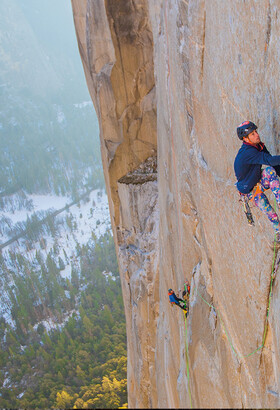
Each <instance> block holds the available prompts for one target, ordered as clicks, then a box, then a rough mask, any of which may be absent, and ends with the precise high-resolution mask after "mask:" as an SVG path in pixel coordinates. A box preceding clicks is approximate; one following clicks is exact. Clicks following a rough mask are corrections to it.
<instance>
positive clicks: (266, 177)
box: [261, 167, 280, 207]
mask: <svg viewBox="0 0 280 410" xmlns="http://www.w3.org/2000/svg"><path fill="white" fill-rule="evenodd" d="M261 184H262V186H263V187H264V188H265V189H269V188H270V189H271V191H272V192H273V194H274V196H275V198H276V201H277V203H278V206H279V207H280V182H279V179H278V176H277V174H276V171H275V169H274V168H273V167H267V168H265V169H264V170H263V171H262V178H261Z"/></svg>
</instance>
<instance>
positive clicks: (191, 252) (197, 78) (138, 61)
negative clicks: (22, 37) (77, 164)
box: [72, 0, 280, 408]
mask: <svg viewBox="0 0 280 410" xmlns="http://www.w3.org/2000/svg"><path fill="white" fill-rule="evenodd" d="M72 5H73V13H74V21H75V26H76V31H77V38H78V44H79V48H80V53H81V58H82V61H83V65H84V69H85V74H86V78H87V83H88V87H89V90H90V93H91V96H92V99H93V101H94V104H95V107H96V111H97V114H98V117H99V125H100V137H101V150H102V157H103V166H104V173H105V179H106V185H107V191H108V196H109V202H110V210H111V216H112V225H113V230H114V235H115V239H116V247H117V250H118V257H119V265H120V271H121V276H122V286H123V294H124V301H125V310H126V318H127V334H128V360H129V362H128V363H129V366H128V389H129V405H130V406H131V407H162V408H163V407H181V408H184V407H189V406H190V397H191V400H192V405H193V407H212V408H216V407H224V408H229V407H235V408H236V407H237V408H239V407H240V408H241V407H245V408H249V407H262V408H265V407H275V408H276V407H279V405H280V399H279V394H280V385H279V384H280V380H279V374H280V373H279V363H280V362H279V360H280V358H279V347H280V346H279V336H280V326H279V320H278V317H279V310H280V295H279V282H278V281H279V279H278V277H276V280H275V284H274V287H273V296H272V301H271V306H270V313H269V320H268V322H269V331H268V333H267V337H266V341H265V347H264V348H263V349H259V350H258V351H257V352H256V353H254V354H253V355H251V356H249V357H246V358H245V357H244V356H246V355H248V354H250V353H251V352H253V351H254V350H255V349H257V348H258V347H259V346H261V344H262V339H263V332H264V328H265V318H266V312H267V306H268V293H269V285H270V273H271V266H272V260H273V251H272V250H271V248H270V243H271V242H272V239H273V232H272V228H271V226H270V224H269V222H268V221H267V219H266V217H265V216H263V215H262V214H261V213H260V211H259V210H257V209H253V214H254V218H255V221H256V226H255V227H253V228H252V227H249V226H248V225H247V223H246V219H245V215H244V213H243V210H242V208H241V206H240V204H239V203H238V195H237V192H236V189H235V186H234V183H235V178H234V173H233V161H234V158H235V155H236V152H237V150H238V148H239V146H240V142H239V141H238V139H237V137H236V134H235V128H236V126H237V125H238V124H239V123H240V122H241V121H243V120H245V119H251V120H252V121H254V122H256V123H257V124H258V125H259V131H260V134H261V136H262V138H263V140H264V142H265V143H266V145H267V147H268V148H269V150H270V151H271V153H273V154H275V153H277V152H279V142H278V139H279V132H280V125H279V124H280V121H279V106H280V104H279V102H280V101H279V99H280V97H279V64H278V62H279V53H280V51H279V50H280V40H279V38H280V36H279V34H280V28H279V27H280V26H279V21H278V19H279V15H278V14H279V10H280V1H279V0H267V1H261V0H257V1H254V0H246V1H245V2H244V1H241V0H235V1H232V0H223V1H220V0H211V1H205V0H172V1H171V0H118V1H116V0H72ZM154 77H155V79H156V80H154ZM156 153H157V158H158V164H157V181H156V180H155V178H154V176H151V175H152V174H155V172H154V169H152V171H151V169H150V168H149V167H146V166H145V164H147V163H144V162H145V160H146V159H147V158H149V157H153V156H155V155H156ZM143 163H144V165H143V166H142V170H143V175H144V176H143V180H142V182H141V183H139V174H141V172H142V171H141V168H139V166H140V164H143ZM131 171H135V172H131ZM122 177H124V179H121V178H122ZM119 180H120V182H118V181H119ZM140 180H141V178H140ZM143 181H145V182H143ZM186 277H187V278H188V279H189V280H191V282H192V293H191V299H190V305H191V309H190V315H189V317H188V325H187V335H188V336H187V340H188V347H189V366H190V380H189V383H188V380H187V368H186V343H185V342H186V339H185V335H186V333H185V329H184V321H183V316H182V313H181V311H179V309H177V308H173V309H172V308H171V307H170V305H169V303H168V297H167V289H168V288H169V287H172V288H174V289H176V290H177V289H178V288H180V287H182V284H183V282H184V279H185V278H186ZM202 297H203V299H204V300H203V299H202ZM206 302H207V303H209V304H210V305H213V306H215V308H216V313H215V311H214V309H213V308H211V306H209V305H208V304H207V303H206ZM217 313H218V314H217ZM231 345H232V346H233V348H232V347H231ZM188 386H189V388H190V390H188ZM189 393H190V394H189Z"/></svg>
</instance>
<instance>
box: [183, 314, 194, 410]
mask: <svg viewBox="0 0 280 410" xmlns="http://www.w3.org/2000/svg"><path fill="white" fill-rule="evenodd" d="M184 321H185V332H186V338H185V339H186V367H187V381H188V392H189V400H190V406H191V409H192V408H193V407H192V396H191V390H190V367H189V366H190V365H189V345H188V327H187V318H186V315H185V314H184Z"/></svg>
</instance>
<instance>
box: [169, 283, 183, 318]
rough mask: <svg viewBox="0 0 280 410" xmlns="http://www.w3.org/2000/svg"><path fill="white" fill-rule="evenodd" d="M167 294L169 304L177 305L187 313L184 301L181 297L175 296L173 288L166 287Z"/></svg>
mask: <svg viewBox="0 0 280 410" xmlns="http://www.w3.org/2000/svg"><path fill="white" fill-rule="evenodd" d="M168 296H169V302H170V303H171V305H176V306H179V308H181V309H183V310H184V311H185V312H186V315H187V313H188V309H187V307H186V302H185V301H184V300H183V299H181V298H178V296H176V294H175V292H174V290H172V289H168Z"/></svg>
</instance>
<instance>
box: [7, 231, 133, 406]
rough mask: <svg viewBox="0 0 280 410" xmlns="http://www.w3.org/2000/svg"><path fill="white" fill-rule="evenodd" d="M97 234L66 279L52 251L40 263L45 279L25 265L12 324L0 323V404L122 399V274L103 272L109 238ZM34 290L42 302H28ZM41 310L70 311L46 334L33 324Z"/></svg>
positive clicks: (109, 264)
mask: <svg viewBox="0 0 280 410" xmlns="http://www.w3.org/2000/svg"><path fill="white" fill-rule="evenodd" d="M95 241H96V242H95V246H94V248H91V249H89V247H88V246H86V247H82V248H81V249H80V252H81V277H80V278H79V276H78V275H75V274H74V275H72V279H71V282H69V281H65V282H64V281H63V280H62V279H61V277H60V275H59V268H58V267H57V266H56V265H55V264H54V263H52V258H51V257H48V260H47V263H46V266H45V265H43V266H42V272H43V275H42V276H44V275H45V276H46V277H47V278H48V280H47V281H46V286H44V284H41V285H40V284H39V283H37V282H38V280H37V282H36V276H35V275H34V276H32V272H31V271H30V275H31V276H29V277H27V278H22V279H20V278H18V280H21V283H17V295H16V299H17V303H16V304H15V305H14V310H13V316H14V318H15V319H16V322H17V329H16V330H13V329H12V328H10V329H9V331H8V332H7V330H5V329H7V324H5V322H4V321H2V322H1V326H0V337H1V341H2V343H1V345H2V346H1V351H0V366H1V373H2V374H1V379H2V381H3V380H4V379H5V378H7V375H9V376H8V380H7V382H6V385H7V387H6V388H5V387H3V388H2V389H1V397H0V407H1V408H11V407H12V408H19V407H20V408H50V407H53V408H118V407H120V406H124V405H125V403H126V402H127V392H126V332H125V318H124V310H123V303H122V295H121V287H120V279H119V276H118V275H116V276H115V277H116V280H113V279H111V278H110V276H107V277H106V276H104V274H103V273H102V272H104V271H112V272H118V268H117V264H116V256H115V249H114V243H113V238H112V236H111V234H110V233H109V232H107V233H106V234H105V235H104V236H102V237H101V238H100V239H99V240H96V239H95ZM2 263H3V261H2ZM22 263H24V258H23V257H22ZM25 263H26V262H25ZM26 268H27V266H26ZM80 281H82V282H83V284H84V285H85V284H86V286H81V285H82V284H81V283H79V282H80ZM83 288H84V290H81V289H83ZM65 289H67V290H68V291H69V298H65ZM34 292H35V294H34ZM37 292H39V293H40V292H42V294H41V301H42V306H38V305H34V303H33V301H34V298H35V297H38V293H37ZM44 309H45V310H48V312H49V313H50V314H51V317H52V318H53V320H57V318H59V316H60V315H62V314H63V312H64V311H71V309H75V310H76V312H75V313H74V314H73V316H72V317H71V318H70V319H69V320H68V321H67V323H66V325H65V326H64V327H62V329H61V330H56V331H52V332H51V333H49V334H48V333H47V332H46V329H45V327H44V325H43V324H42V323H41V324H40V325H39V326H38V327H37V329H36V330H34V328H33V325H34V323H36V321H38V319H39V317H38V315H39V313H40V311H42V316H44V314H43V310H44ZM23 346H25V347H24V348H23Z"/></svg>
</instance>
